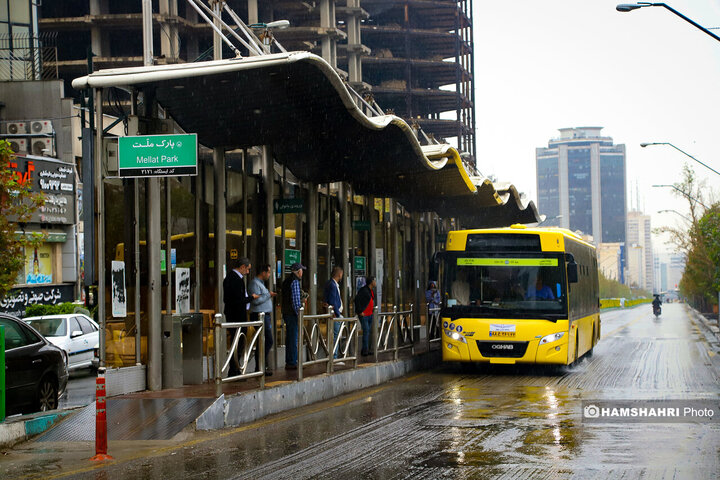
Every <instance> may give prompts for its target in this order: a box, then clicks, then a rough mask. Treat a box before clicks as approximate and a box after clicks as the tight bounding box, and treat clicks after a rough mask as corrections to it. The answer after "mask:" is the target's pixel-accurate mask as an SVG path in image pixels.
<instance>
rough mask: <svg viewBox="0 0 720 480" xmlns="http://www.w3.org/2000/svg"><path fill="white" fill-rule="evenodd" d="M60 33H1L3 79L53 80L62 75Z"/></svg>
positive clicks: (0, 68)
mask: <svg viewBox="0 0 720 480" xmlns="http://www.w3.org/2000/svg"><path fill="white" fill-rule="evenodd" d="M56 41H57V33H55V32H50V33H41V34H39V35H31V34H29V33H20V34H17V33H15V34H9V33H4V34H0V80H52V79H56V78H58V77H59V75H58V57H57V46H56Z"/></svg>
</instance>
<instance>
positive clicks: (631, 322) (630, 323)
mask: <svg viewBox="0 0 720 480" xmlns="http://www.w3.org/2000/svg"><path fill="white" fill-rule="evenodd" d="M643 318H645V315H644V314H640V315H638V316H637V317H636V318H634V319H632V320H630V321H629V322H628V323H626V324H624V325H622V326H620V327H618V328H616V329H615V330H613V331H612V332H609V333H606V334H605V335H603V336H602V337H600V339H601V340H602V339H604V338H607V337H611V336H613V335H615V334H616V333H617V332H619V331H620V330H622V329H623V328H627V327H629V326H630V325H632V324H634V323H637V322H639V321H640V320H642V319H643Z"/></svg>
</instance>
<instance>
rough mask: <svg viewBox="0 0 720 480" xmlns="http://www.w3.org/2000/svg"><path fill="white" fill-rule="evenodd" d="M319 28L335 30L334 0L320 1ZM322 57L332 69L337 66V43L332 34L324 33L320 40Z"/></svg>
mask: <svg viewBox="0 0 720 480" xmlns="http://www.w3.org/2000/svg"><path fill="white" fill-rule="evenodd" d="M320 27H322V28H335V27H336V20H335V0H320ZM320 45H321V51H322V57H323V58H324V59H325V61H327V62H328V63H329V64H330V65H332V66H333V67H336V66H337V42H336V40H335V36H334V34H329V33H325V34H323V35H322V36H321V38H320Z"/></svg>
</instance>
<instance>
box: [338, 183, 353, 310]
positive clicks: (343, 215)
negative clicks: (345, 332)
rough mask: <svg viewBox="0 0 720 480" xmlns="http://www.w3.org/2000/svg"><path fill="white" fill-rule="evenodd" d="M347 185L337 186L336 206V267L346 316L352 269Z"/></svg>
mask: <svg viewBox="0 0 720 480" xmlns="http://www.w3.org/2000/svg"><path fill="white" fill-rule="evenodd" d="M347 192H348V190H347V185H346V184H345V182H340V183H339V184H338V205H339V206H340V261H339V262H338V265H340V267H342V269H343V270H344V276H345V278H344V281H343V284H342V285H340V298H341V300H342V304H343V314H344V315H346V314H348V302H347V299H348V289H347V288H346V286H347V285H349V282H348V280H347V279H348V278H349V275H352V269H351V265H350V255H349V250H350V220H349V215H348V210H349V209H348V201H347Z"/></svg>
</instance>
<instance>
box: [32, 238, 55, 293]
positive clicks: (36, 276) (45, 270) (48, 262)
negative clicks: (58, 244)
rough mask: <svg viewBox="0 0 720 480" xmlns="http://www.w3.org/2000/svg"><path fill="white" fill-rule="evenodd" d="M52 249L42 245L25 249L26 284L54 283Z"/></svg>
mask: <svg viewBox="0 0 720 480" xmlns="http://www.w3.org/2000/svg"><path fill="white" fill-rule="evenodd" d="M52 281H53V279H52V247H51V246H50V245H47V244H42V245H40V246H38V247H33V248H26V249H25V283H27V284H30V285H39V284H43V283H52Z"/></svg>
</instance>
